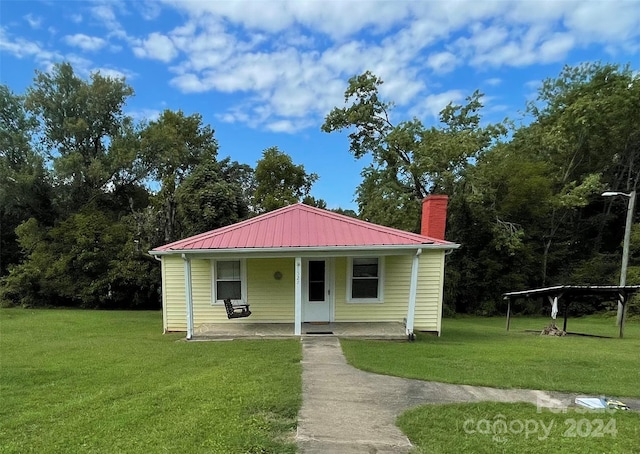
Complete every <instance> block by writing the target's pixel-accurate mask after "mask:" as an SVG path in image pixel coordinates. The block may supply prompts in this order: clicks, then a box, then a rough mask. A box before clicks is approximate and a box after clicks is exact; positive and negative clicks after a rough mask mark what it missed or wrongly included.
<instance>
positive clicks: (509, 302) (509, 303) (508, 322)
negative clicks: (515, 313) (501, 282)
mask: <svg viewBox="0 0 640 454" xmlns="http://www.w3.org/2000/svg"><path fill="white" fill-rule="evenodd" d="M510 325H511V297H509V298H508V302H507V331H509V326H510Z"/></svg>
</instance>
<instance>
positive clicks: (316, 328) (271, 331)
mask: <svg viewBox="0 0 640 454" xmlns="http://www.w3.org/2000/svg"><path fill="white" fill-rule="evenodd" d="M301 331H302V333H301V334H302V335H303V336H321V335H334V336H337V337H342V338H355V339H386V340H401V339H407V334H406V327H405V325H404V324H403V323H399V322H370V323H369V322H357V323H356V322H332V323H302V330H301ZM288 337H299V336H297V335H296V334H295V332H294V324H293V323H206V324H202V325H199V326H198V327H196V328H195V329H194V333H193V337H192V340H226V339H249V338H250V339H277V338H288Z"/></svg>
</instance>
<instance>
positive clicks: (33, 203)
mask: <svg viewBox="0 0 640 454" xmlns="http://www.w3.org/2000/svg"><path fill="white" fill-rule="evenodd" d="M36 127H37V121H36V120H35V118H33V117H32V116H29V114H28V113H27V112H26V111H25V109H24V103H23V98H22V97H19V96H16V95H15V94H13V93H12V92H11V90H9V88H8V87H6V86H5V85H0V276H1V275H3V274H5V272H6V270H7V266H8V265H10V264H14V263H17V262H18V261H19V259H20V250H19V247H18V243H17V237H16V235H15V229H16V227H17V226H18V225H20V224H21V223H22V222H24V221H26V220H27V219H29V218H30V217H32V216H33V217H35V218H36V219H38V220H39V221H40V222H42V223H45V224H47V225H50V224H52V223H53V219H54V209H53V206H52V199H53V193H52V187H51V183H50V178H49V174H48V172H47V171H46V169H45V164H44V159H43V157H42V156H41V155H40V154H39V153H37V152H36V151H35V150H34V149H33V148H32V146H31V141H32V136H33V134H34V132H35V131H36Z"/></svg>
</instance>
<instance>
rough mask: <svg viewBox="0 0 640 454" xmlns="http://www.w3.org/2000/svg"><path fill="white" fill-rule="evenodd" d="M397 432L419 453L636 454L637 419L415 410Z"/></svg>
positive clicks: (487, 408)
mask: <svg viewBox="0 0 640 454" xmlns="http://www.w3.org/2000/svg"><path fill="white" fill-rule="evenodd" d="M397 423H398V426H399V427H400V428H401V429H402V430H403V431H404V432H405V434H406V435H407V436H408V437H409V439H410V440H411V442H412V443H413V444H414V446H416V451H417V452H423V453H459V452H473V453H478V454H482V453H487V454H498V453H514V452H526V453H532V454H535V453H541V454H550V453H568V452H575V453H582V454H589V453H594V454H596V453H597V454H600V453H604V452H606V453H637V452H639V451H640V443H639V440H640V414H638V413H636V412H623V411H617V412H614V411H607V412H602V413H597V412H586V411H581V410H580V409H575V410H569V411H568V412H567V413H559V412H555V413H554V412H551V411H549V410H541V412H538V411H537V410H536V407H535V406H533V405H531V404H524V403H523V404H505V403H479V404H451V405H431V406H423V407H418V408H415V409H412V410H409V411H407V412H406V413H404V414H403V415H401V416H400V417H399V418H398V421H397Z"/></svg>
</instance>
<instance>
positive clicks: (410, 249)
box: [149, 243, 460, 257]
mask: <svg viewBox="0 0 640 454" xmlns="http://www.w3.org/2000/svg"><path fill="white" fill-rule="evenodd" d="M459 247H460V245H459V244H456V243H451V244H403V245H392V246H336V247H282V248H232V249H174V250H171V251H149V253H150V254H151V255H157V256H161V255H173V254H189V255H207V254H208V255H215V256H216V257H219V256H233V257H238V256H242V257H296V256H300V255H301V254H302V255H304V256H305V257H314V256H318V257H344V256H349V255H357V256H360V257H361V256H368V255H370V256H380V255H399V254H407V255H412V254H415V251H416V249H422V250H424V251H428V250H444V251H447V250H452V249H458V248H459Z"/></svg>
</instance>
